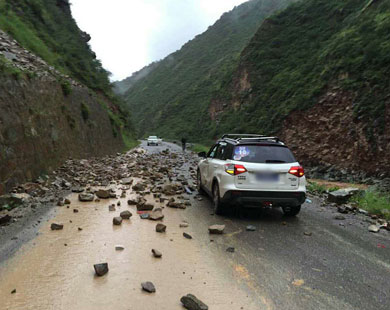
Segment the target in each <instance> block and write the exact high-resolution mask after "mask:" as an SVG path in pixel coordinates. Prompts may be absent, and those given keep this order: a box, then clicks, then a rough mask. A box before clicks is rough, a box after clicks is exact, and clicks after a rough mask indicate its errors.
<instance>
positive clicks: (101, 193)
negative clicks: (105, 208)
mask: <svg viewBox="0 0 390 310" xmlns="http://www.w3.org/2000/svg"><path fill="white" fill-rule="evenodd" d="M95 195H96V196H98V198H100V199H108V198H110V197H111V192H110V190H107V189H99V190H98V191H97V192H96V193H95Z"/></svg>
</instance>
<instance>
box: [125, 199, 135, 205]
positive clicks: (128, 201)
mask: <svg viewBox="0 0 390 310" xmlns="http://www.w3.org/2000/svg"><path fill="white" fill-rule="evenodd" d="M127 204H128V205H129V206H135V205H136V204H137V202H136V201H135V200H132V199H129V200H127Z"/></svg>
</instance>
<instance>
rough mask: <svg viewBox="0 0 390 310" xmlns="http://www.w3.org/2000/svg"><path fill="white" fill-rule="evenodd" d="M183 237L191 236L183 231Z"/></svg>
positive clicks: (190, 237)
mask: <svg viewBox="0 0 390 310" xmlns="http://www.w3.org/2000/svg"><path fill="white" fill-rule="evenodd" d="M183 237H184V238H187V239H192V236H191V235H190V234H187V233H185V232H183Z"/></svg>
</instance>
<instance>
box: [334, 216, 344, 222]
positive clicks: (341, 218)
mask: <svg viewBox="0 0 390 310" xmlns="http://www.w3.org/2000/svg"><path fill="white" fill-rule="evenodd" d="M334 219H335V220H339V221H344V220H345V217H344V216H342V215H336V216H335V217H334Z"/></svg>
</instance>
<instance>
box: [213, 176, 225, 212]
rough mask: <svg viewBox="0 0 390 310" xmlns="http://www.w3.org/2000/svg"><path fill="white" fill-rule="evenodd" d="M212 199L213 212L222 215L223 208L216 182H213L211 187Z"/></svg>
mask: <svg viewBox="0 0 390 310" xmlns="http://www.w3.org/2000/svg"><path fill="white" fill-rule="evenodd" d="M213 201H214V213H215V214H217V215H222V214H223V213H224V208H223V204H222V203H221V197H220V196H219V185H218V183H215V184H214V187H213Z"/></svg>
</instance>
